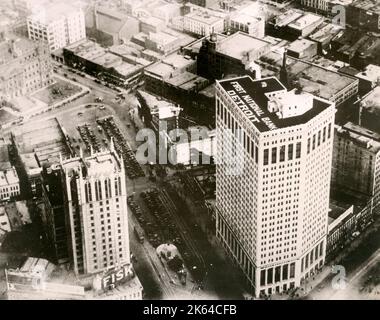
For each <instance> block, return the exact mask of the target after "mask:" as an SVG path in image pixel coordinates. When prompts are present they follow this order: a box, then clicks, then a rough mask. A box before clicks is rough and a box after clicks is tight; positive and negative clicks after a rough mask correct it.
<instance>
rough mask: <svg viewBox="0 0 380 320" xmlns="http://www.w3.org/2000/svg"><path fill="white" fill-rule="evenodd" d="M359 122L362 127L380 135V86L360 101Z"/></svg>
mask: <svg viewBox="0 0 380 320" xmlns="http://www.w3.org/2000/svg"><path fill="white" fill-rule="evenodd" d="M359 121H360V123H361V125H362V126H364V127H366V128H368V129H370V130H373V131H374V132H377V133H379V134H380V128H379V121H380V86H377V87H375V88H374V89H373V90H372V91H370V92H369V93H368V94H366V95H365V96H364V97H363V98H362V100H361V101H360V109H359Z"/></svg>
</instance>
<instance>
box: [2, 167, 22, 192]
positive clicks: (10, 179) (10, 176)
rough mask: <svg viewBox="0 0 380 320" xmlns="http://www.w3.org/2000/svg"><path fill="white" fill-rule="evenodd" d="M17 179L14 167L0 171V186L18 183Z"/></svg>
mask: <svg viewBox="0 0 380 320" xmlns="http://www.w3.org/2000/svg"><path fill="white" fill-rule="evenodd" d="M18 183H19V179H18V175H17V172H16V169H15V168H11V169H8V170H4V171H0V187H6V186H9V185H13V184H18Z"/></svg>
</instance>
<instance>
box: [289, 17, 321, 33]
mask: <svg viewBox="0 0 380 320" xmlns="http://www.w3.org/2000/svg"><path fill="white" fill-rule="evenodd" d="M320 20H323V18H322V17H321V16H318V15H316V14H311V13H307V14H305V15H303V16H302V17H299V18H298V19H297V20H295V21H292V22H291V23H289V24H288V27H290V28H292V29H297V30H303V29H304V28H307V27H308V26H310V25H312V24H314V23H316V22H318V21H320Z"/></svg>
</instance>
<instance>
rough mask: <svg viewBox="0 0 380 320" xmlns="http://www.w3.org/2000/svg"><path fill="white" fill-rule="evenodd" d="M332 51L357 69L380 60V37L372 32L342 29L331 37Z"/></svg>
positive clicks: (339, 58)
mask: <svg viewBox="0 0 380 320" xmlns="http://www.w3.org/2000/svg"><path fill="white" fill-rule="evenodd" d="M331 53H332V54H333V55H334V57H335V58H336V59H338V60H341V61H344V62H346V63H348V64H350V65H351V66H353V67H355V68H357V69H364V68H365V67H366V66H367V65H369V64H378V61H380V39H379V38H378V37H377V36H375V35H373V34H370V33H364V32H361V31H357V30H342V31H340V32H338V33H337V34H336V35H335V37H333V38H332V39H331Z"/></svg>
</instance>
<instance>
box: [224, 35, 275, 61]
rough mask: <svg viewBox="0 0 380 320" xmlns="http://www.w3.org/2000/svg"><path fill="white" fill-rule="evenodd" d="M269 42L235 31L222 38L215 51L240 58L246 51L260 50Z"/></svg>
mask: <svg viewBox="0 0 380 320" xmlns="http://www.w3.org/2000/svg"><path fill="white" fill-rule="evenodd" d="M269 44H270V43H269V42H267V41H264V40H262V39H259V38H255V37H253V36H251V35H249V34H246V33H244V32H236V33H234V34H233V35H231V36H229V37H227V38H225V39H222V40H221V41H220V44H218V48H217V51H218V52H220V53H222V54H224V55H227V56H230V57H232V58H235V59H237V60H241V59H242V58H243V56H244V54H246V53H247V52H249V51H252V50H260V49H262V48H263V47H265V46H269Z"/></svg>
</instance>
